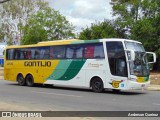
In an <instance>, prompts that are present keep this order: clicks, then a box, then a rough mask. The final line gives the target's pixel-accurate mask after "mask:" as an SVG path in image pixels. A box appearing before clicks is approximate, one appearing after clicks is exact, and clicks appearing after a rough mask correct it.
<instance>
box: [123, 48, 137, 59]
mask: <svg viewBox="0 0 160 120" xmlns="http://www.w3.org/2000/svg"><path fill="white" fill-rule="evenodd" d="M125 51H126V52H127V56H128V61H134V60H135V51H134V50H128V49H127V50H125Z"/></svg>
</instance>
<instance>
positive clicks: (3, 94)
mask: <svg viewBox="0 0 160 120" xmlns="http://www.w3.org/2000/svg"><path fill="white" fill-rule="evenodd" d="M0 101H3V102H11V103H13V104H20V105H24V106H25V105H29V106H33V107H35V108H38V109H42V110H47V111H48V110H63V111H64V110H67V111H75V110H77V111H79V110H82V111H144V110H145V111H160V91H146V90H144V91H122V92H120V93H113V92H112V91H105V92H104V93H94V92H92V91H91V90H88V89H75V88H66V87H57V86H56V87H40V86H37V87H27V86H18V85H17V83H13V82H9V81H4V80H0Z"/></svg>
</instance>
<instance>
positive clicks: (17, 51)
mask: <svg viewBox="0 0 160 120" xmlns="http://www.w3.org/2000/svg"><path fill="white" fill-rule="evenodd" d="M14 59H15V60H19V59H20V49H15V51H14Z"/></svg>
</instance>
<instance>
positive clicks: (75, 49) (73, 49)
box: [66, 45, 83, 59]
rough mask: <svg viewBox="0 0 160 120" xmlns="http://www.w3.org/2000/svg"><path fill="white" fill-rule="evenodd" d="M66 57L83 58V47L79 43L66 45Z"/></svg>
mask: <svg viewBox="0 0 160 120" xmlns="http://www.w3.org/2000/svg"><path fill="white" fill-rule="evenodd" d="M66 58H69V59H80V58H83V47H82V46H80V45H70V46H67V49H66Z"/></svg>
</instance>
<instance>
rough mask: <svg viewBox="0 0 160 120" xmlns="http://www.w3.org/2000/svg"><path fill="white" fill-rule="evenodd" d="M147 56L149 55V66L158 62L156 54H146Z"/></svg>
mask: <svg viewBox="0 0 160 120" xmlns="http://www.w3.org/2000/svg"><path fill="white" fill-rule="evenodd" d="M146 54H147V58H148V63H149V64H151V63H155V62H156V54H155V53H154V52H146ZM150 60H151V61H150Z"/></svg>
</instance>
